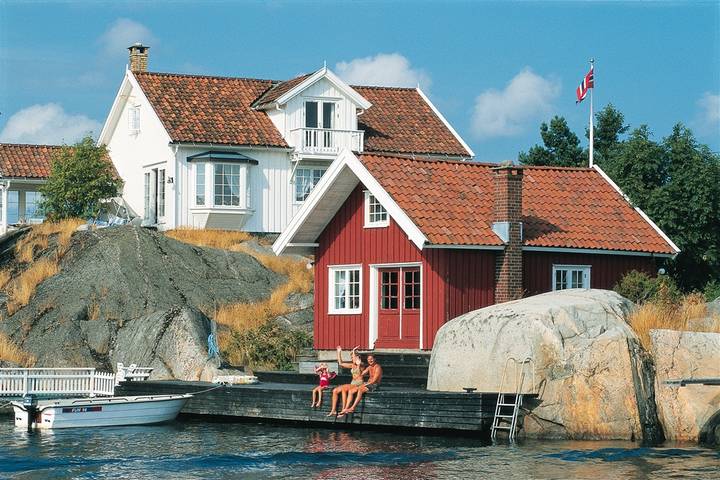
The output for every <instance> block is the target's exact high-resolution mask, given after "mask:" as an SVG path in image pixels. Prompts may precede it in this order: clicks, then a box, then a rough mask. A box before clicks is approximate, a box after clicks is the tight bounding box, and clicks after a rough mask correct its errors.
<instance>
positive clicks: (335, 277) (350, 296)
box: [329, 266, 361, 313]
mask: <svg viewBox="0 0 720 480" xmlns="http://www.w3.org/2000/svg"><path fill="white" fill-rule="evenodd" d="M360 287H361V285H360V266H352V267H330V305H329V310H330V313H360V311H361V307H360V305H361V303H360V302H361V298H360Z"/></svg>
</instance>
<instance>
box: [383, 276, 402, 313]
mask: <svg viewBox="0 0 720 480" xmlns="http://www.w3.org/2000/svg"><path fill="white" fill-rule="evenodd" d="M398 294H399V292H398V271H397V270H390V271H387V272H381V273H380V308H381V309H383V310H397V308H398Z"/></svg>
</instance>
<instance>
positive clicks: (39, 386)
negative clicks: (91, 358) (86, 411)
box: [0, 368, 115, 397]
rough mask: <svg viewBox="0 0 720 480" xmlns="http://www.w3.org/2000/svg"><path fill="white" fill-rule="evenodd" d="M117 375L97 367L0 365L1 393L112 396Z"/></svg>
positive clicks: (11, 394) (15, 394)
mask: <svg viewBox="0 0 720 480" xmlns="http://www.w3.org/2000/svg"><path fill="white" fill-rule="evenodd" d="M114 393H115V374H113V373H107V372H98V371H96V370H95V369H94V368H0V396H12V397H21V396H25V395H41V396H70V395H80V396H90V397H94V396H112V395H113V394H114Z"/></svg>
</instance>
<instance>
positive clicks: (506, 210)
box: [492, 165, 523, 303]
mask: <svg viewBox="0 0 720 480" xmlns="http://www.w3.org/2000/svg"><path fill="white" fill-rule="evenodd" d="M493 173H494V175H493V183H494V186H495V204H494V208H493V225H492V229H493V231H494V232H495V233H496V234H497V235H498V236H499V237H500V238H501V239H502V240H503V242H505V249H504V250H503V251H502V252H501V253H500V254H499V255H498V256H497V259H496V263H495V303H502V302H509V301H510V300H516V299H518V298H521V297H522V294H523V258H522V242H523V239H522V235H523V225H522V179H523V171H522V167H517V166H514V165H504V166H501V167H497V168H494V169H493Z"/></svg>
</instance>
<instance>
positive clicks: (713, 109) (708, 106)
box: [695, 92, 720, 134]
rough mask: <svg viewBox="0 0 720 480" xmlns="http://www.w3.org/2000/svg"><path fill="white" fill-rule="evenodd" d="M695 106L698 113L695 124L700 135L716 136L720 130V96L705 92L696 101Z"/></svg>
mask: <svg viewBox="0 0 720 480" xmlns="http://www.w3.org/2000/svg"><path fill="white" fill-rule="evenodd" d="M697 106H698V108H699V109H700V112H699V113H698V116H697V118H696V121H695V124H696V125H697V128H698V130H700V133H703V134H706V133H707V134H717V133H718V129H720V95H716V94H713V93H710V92H705V94H704V95H703V96H702V98H700V100H698V101H697Z"/></svg>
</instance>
